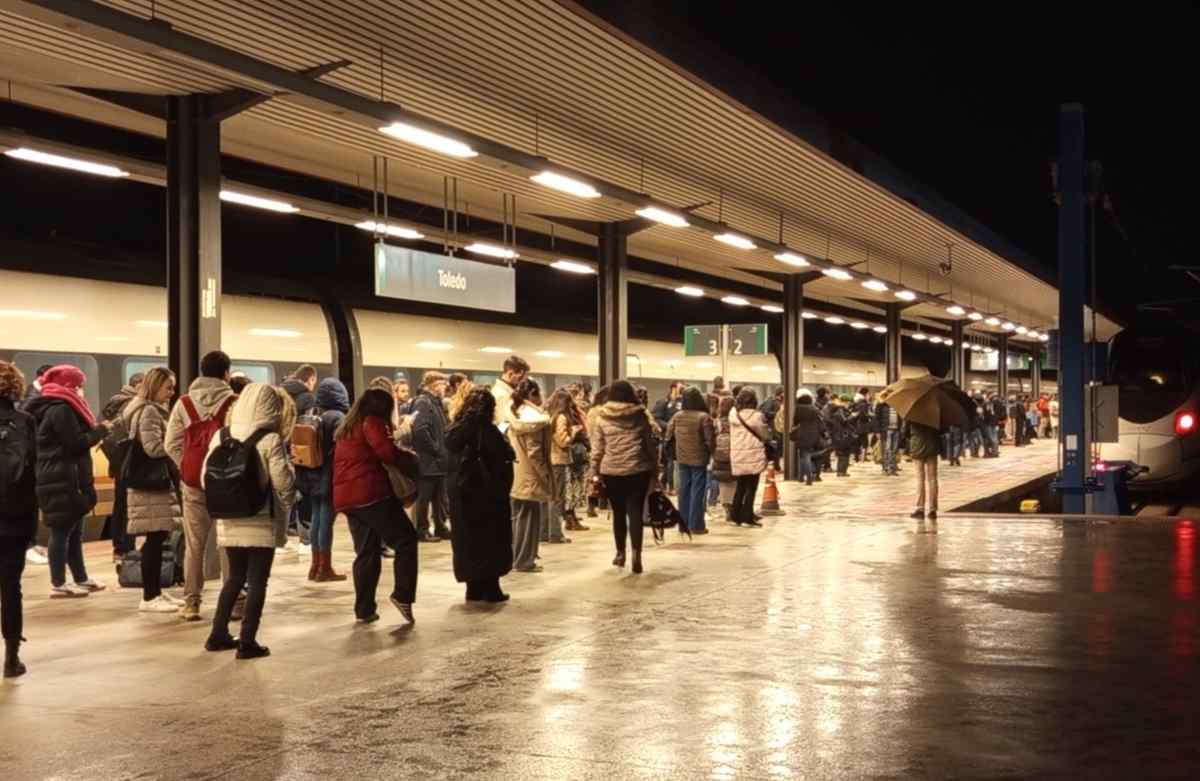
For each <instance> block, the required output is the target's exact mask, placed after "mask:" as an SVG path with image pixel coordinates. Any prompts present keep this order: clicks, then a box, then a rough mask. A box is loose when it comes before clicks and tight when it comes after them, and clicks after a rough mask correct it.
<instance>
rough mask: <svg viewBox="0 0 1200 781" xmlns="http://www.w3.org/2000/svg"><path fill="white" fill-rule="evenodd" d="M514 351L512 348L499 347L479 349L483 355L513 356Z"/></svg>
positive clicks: (489, 346) (491, 346)
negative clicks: (502, 354)
mask: <svg viewBox="0 0 1200 781" xmlns="http://www.w3.org/2000/svg"><path fill="white" fill-rule="evenodd" d="M512 351H513V349H512V348H511V347H500V346H499V345H488V346H487V347H480V348H479V352H481V353H509V354H511V353H512Z"/></svg>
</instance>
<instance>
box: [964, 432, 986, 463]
mask: <svg viewBox="0 0 1200 781" xmlns="http://www.w3.org/2000/svg"><path fill="white" fill-rule="evenodd" d="M982 446H983V436H982V434H981V432H980V429H978V428H973V429H971V430H970V431H968V432H967V449H969V450H970V451H971V458H979V449H980V448H981V447H982Z"/></svg>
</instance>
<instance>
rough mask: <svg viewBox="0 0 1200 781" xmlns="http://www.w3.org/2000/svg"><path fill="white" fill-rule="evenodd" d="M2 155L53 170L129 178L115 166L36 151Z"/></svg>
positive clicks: (24, 148)
mask: <svg viewBox="0 0 1200 781" xmlns="http://www.w3.org/2000/svg"><path fill="white" fill-rule="evenodd" d="M4 154H6V155H8V156H9V157H11V158H13V159H14V160H24V161H25V162H27V163H40V164H41V165H50V166H54V167H55V168H66V169H68V170H71V171H79V172H80V173H85V174H95V175H97V176H107V177H110V178H113V179H119V178H121V177H123V176H129V172H128V171H122V170H121V169H120V168H117V167H116V166H115V165H105V164H104V163H93V162H91V161H90V160H79V159H77V158H74V157H63V156H62V155H52V154H50V153H49V152H39V151H38V150H36V149H29V148H27V147H20V148H18V149H9V150H8V151H6V152H5V153H4Z"/></svg>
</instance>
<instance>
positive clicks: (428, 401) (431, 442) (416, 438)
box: [412, 389, 446, 477]
mask: <svg viewBox="0 0 1200 781" xmlns="http://www.w3.org/2000/svg"><path fill="white" fill-rule="evenodd" d="M413 415H414V417H413V422H412V446H413V450H415V451H417V460H418V461H419V462H420V468H421V477H440V476H442V475H444V474H446V411H445V407H443V406H442V400H441V399H440V398H438V397H437V396H434V395H433V394H432V393H430V392H429V391H428V390H425V389H422V390H421V392H420V393H418V394H417V398H416V401H415V402H414V403H413Z"/></svg>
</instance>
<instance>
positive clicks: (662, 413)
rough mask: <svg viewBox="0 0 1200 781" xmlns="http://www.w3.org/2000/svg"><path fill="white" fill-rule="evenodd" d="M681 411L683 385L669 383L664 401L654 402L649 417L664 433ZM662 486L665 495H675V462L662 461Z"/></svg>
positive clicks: (666, 458) (680, 383) (665, 459)
mask: <svg viewBox="0 0 1200 781" xmlns="http://www.w3.org/2000/svg"><path fill="white" fill-rule="evenodd" d="M682 409H683V383H682V382H673V383H671V388H670V390H668V391H667V397H666V398H665V399H659V400H658V401H656V402H654V409H653V410H652V411H651V413H650V414H651V415H653V416H654V420H655V422H656V423H658V430H659V431H661V432H664V433H665V432H666V430H667V426H668V425H669V424H670V423H671V418H673V417H675V415H676V414H677V413H678V412H679V411H680V410H682ZM663 485H664V486H665V487H666V489H667V493H668V494H671V495H674V493H675V460H674V459H672V458H668V457H664V460H663Z"/></svg>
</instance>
